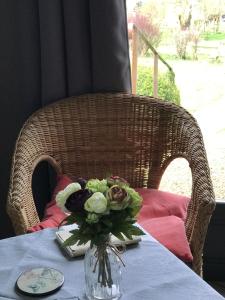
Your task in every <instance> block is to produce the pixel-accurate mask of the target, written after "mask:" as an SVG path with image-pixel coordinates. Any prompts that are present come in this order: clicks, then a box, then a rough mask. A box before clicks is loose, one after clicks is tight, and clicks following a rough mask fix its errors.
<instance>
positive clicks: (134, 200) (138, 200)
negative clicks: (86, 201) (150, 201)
mask: <svg viewBox="0 0 225 300" xmlns="http://www.w3.org/2000/svg"><path fill="white" fill-rule="evenodd" d="M125 190H126V191H127V193H128V195H130V199H131V201H130V204H129V207H130V208H131V209H132V215H133V216H136V214H137V213H138V212H139V210H140V209H141V204H142V201H143V199H142V197H141V196H140V194H139V193H138V192H136V191H135V190H134V189H132V188H130V187H125Z"/></svg>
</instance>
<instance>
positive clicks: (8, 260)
mask: <svg viewBox="0 0 225 300" xmlns="http://www.w3.org/2000/svg"><path fill="white" fill-rule="evenodd" d="M123 261H124V262H125V264H126V267H125V268H123V276H122V278H123V280H122V289H123V295H122V298H121V300H145V299H146V300H170V299H171V300H200V299H202V300H217V299H218V300H219V299H221V300H222V299H224V298H223V297H222V296H220V295H219V294H218V293H217V292H216V291H215V290H213V289H212V288H211V287H210V286H209V285H208V284H207V283H205V282H204V281H203V280H202V279H201V278H200V277H198V276H197V275H196V274H195V273H194V272H193V271H192V270H190V269H189V268H188V267H187V266H186V265H185V264H184V263H183V262H181V261H180V260H179V259H177V258H176V257H175V256H174V255H173V254H172V253H170V252H169V251H168V250H167V249H165V248H164V247H163V246H161V245H160V244H159V243H158V242H157V241H155V240H154V239H153V238H152V237H151V236H149V235H146V236H144V237H143V238H142V242H140V244H139V245H138V246H135V247H132V248H128V249H127V251H126V252H125V253H124V254H123ZM38 266H48V267H53V268H56V269H58V270H60V271H61V272H63V274H64V276H65V282H64V285H63V287H62V288H61V289H60V290H59V291H58V292H56V293H55V294H53V295H51V296H48V297H43V298H38V299H49V300H50V299H51V300H53V299H54V300H60V299H61V300H62V299H67V300H72V299H80V300H83V299H85V296H84V268H83V258H82V257H80V258H75V259H68V257H67V256H65V255H64V254H63V252H62V250H61V249H60V248H59V246H58V243H57V242H56V240H55V230H54V229H45V230H43V231H39V232H36V233H32V234H27V235H22V236H18V237H13V238H9V239H5V240H1V241H0V299H3V300H5V299H34V298H29V297H26V296H21V295H19V294H17V292H16V290H15V287H14V286H15V282H16V279H17V278H18V276H19V274H20V273H21V272H23V271H25V270H27V269H30V268H33V267H38ZM76 297H79V298H76Z"/></svg>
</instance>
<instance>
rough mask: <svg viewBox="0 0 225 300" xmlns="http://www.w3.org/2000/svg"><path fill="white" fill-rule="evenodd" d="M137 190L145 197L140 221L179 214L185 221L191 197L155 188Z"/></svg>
mask: <svg viewBox="0 0 225 300" xmlns="http://www.w3.org/2000/svg"><path fill="white" fill-rule="evenodd" d="M136 191H137V192H138V193H139V194H140V195H141V196H142V197H143V206H142V209H141V211H140V213H139V218H138V220H139V221H141V220H146V219H149V218H158V217H165V216H177V217H179V218H181V219H182V220H183V221H185V219H186V216H187V207H188V204H189V201H190V198H189V197H186V196H181V195H176V194H173V193H169V192H164V191H159V190H155V189H141V188H138V189H136Z"/></svg>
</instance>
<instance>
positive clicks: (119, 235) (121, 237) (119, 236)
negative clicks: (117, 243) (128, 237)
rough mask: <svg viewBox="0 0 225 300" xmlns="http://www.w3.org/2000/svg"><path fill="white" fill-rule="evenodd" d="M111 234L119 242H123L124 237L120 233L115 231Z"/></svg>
mask: <svg viewBox="0 0 225 300" xmlns="http://www.w3.org/2000/svg"><path fill="white" fill-rule="evenodd" d="M112 234H113V235H114V236H115V237H117V238H118V239H119V240H121V241H125V238H124V236H123V235H122V233H121V232H115V231H113V232H112Z"/></svg>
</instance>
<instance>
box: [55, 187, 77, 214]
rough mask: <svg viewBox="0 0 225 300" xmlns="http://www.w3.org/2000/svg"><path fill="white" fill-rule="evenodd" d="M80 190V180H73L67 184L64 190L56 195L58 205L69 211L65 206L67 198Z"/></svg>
mask: <svg viewBox="0 0 225 300" xmlns="http://www.w3.org/2000/svg"><path fill="white" fill-rule="evenodd" d="M79 190H81V186H80V184H79V183H78V182H73V183H70V184H69V185H67V187H66V188H65V189H64V190H63V191H60V192H58V194H57V195H56V198H55V199H56V204H57V206H58V207H60V208H61V209H62V210H63V211H66V212H68V210H67V209H66V208H65V203H66V200H67V199H68V198H69V196H70V195H72V194H73V193H75V192H77V191H79Z"/></svg>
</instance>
